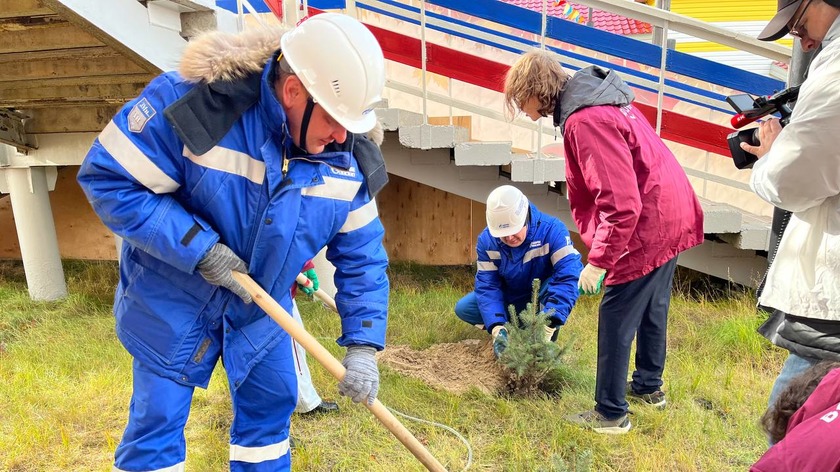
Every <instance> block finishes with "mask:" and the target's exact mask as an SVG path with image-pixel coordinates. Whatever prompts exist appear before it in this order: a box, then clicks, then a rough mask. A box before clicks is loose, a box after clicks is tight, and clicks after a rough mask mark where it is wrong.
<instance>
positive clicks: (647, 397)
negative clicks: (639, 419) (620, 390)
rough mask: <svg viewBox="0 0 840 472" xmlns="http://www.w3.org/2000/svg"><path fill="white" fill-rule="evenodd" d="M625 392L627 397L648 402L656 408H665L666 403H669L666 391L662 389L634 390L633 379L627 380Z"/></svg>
mask: <svg viewBox="0 0 840 472" xmlns="http://www.w3.org/2000/svg"><path fill="white" fill-rule="evenodd" d="M625 393H626V394H627V398H630V399H635V400H638V401H641V402H643V403H647V404H648V405H650V406H652V407H654V408H659V409H660V410H661V409H662V408H665V404H666V403H667V402H666V400H665V392H663V391H662V390H657V391H655V392H653V393H636V392H635V391H634V390H633V381H632V380H631V381H628V382H627V388H626V390H625Z"/></svg>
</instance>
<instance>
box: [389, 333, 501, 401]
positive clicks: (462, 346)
mask: <svg viewBox="0 0 840 472" xmlns="http://www.w3.org/2000/svg"><path fill="white" fill-rule="evenodd" d="M378 358H379V361H380V362H382V363H383V364H385V365H387V366H388V367H389V368H391V369H393V370H395V371H397V372H399V373H401V374H405V375H409V376H411V377H415V378H418V379H420V380H422V381H424V382H426V383H427V384H429V385H431V386H432V387H435V388H441V389H444V390H447V391H450V392H452V393H463V392H466V391H467V390H469V389H470V388H473V387H474V388H477V389H479V390H481V391H482V392H485V393H488V394H495V393H498V392H501V391H503V390H504V389H505V385H506V384H507V377H506V376H505V374H504V371H503V369H502V367H501V365H499V363H498V362H496V359H495V357H493V349H492V348H491V346H490V343H489V342H488V341H481V340H478V339H466V340H464V341H460V342H457V343H444V344H436V345H434V346H432V347H430V348H428V349H425V350H422V351H416V350H414V349H412V348H410V347H408V346H399V345H396V346H395V345H388V347H387V348H385V350H384V351H382V352H380V353H379V354H378Z"/></svg>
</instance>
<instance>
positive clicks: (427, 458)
mask: <svg viewBox="0 0 840 472" xmlns="http://www.w3.org/2000/svg"><path fill="white" fill-rule="evenodd" d="M231 274H232V275H233V278H234V280H236V281H237V282H239V284H240V285H242V286H243V287H245V290H247V291H248V293H250V294H251V297H253V299H254V302H255V303H256V304H257V305H259V307H260V308H262V309H263V310H264V311H265V312H266V313H267V314H268V316H270V317H271V318H272V319H273V320H274V321H276V322H277V324H279V325H280V326H281V327H282V328H283V329H284V330H286V332H287V333H289V335H290V336H291V337H292V338H294V340H295V341H297V342H298V344H300V345H301V346H303V348H304V349H306V352H308V353H309V354H310V355H312V357H314V358H315V359H316V360H317V361H318V362H320V363H321V365H323V366H324V368H326V369H327V371H329V373H330V374H332V375H333V377H335V378H336V379H338V380H339V381H341V380H342V379H343V378H344V374H345V373H346V372H347V370H346V369H345V368H344V366H343V365H342V364H341V362H339V361H338V359H336V358H335V357H333V355H332V354H330V352H329V351H327V349H326V348H324V346H322V345H321V343H319V342H318V340H316V339H315V338H314V337H313V336H312V335H311V334H309V332H308V331H306V330H305V329H304V328H303V326H301V325H300V324H298V323H296V322H295V320H294V319H292V317H291V315H289V312H287V311H286V310H285V309H284V308H283V307H282V306H280V304H279V303H277V301H275V300H274V299H273V298H272V297H271V295H269V294H268V293H267V292H266V291H265V290H263V289H262V287H260V286H259V284H257V283H256V282H254V279H252V278H251V277H250V276H249V275H247V274H243V273H240V272H235V271H234V272H231ZM307 280H308V279H307ZM325 295H326V294H325ZM364 405H365V406H366V407H367V409H368V410H370V411H371V413H373V416H375V417H376V419H378V420H379V422H380V423H382V424H383V425H385V427H386V428H388V430H389V431H391V433H392V434H393V435H394V436H396V437H397V439H399V440H400V442H401V443H403V445H404V446H405V447H407V448H408V450H409V451H411V453H412V454H414V457H416V458H417V459H418V460H419V461H420V462H421V463H422V464H423V465H424V466H426V469H428V470H431V471H435V472H437V471H443V472H446V469H445V468H444V467H443V465H441V463H440V462H438V460H437V459H435V457H434V456H432V454H431V453H430V452H429V451H428V450H427V449H426V448H425V447H424V446H423V445H422V444H421V443H420V441H418V440H417V438H415V437H414V435H413V434H411V432H410V431H409V430H407V429H406V428H405V426H403V424H402V423H400V421H399V420H398V419H397V418H396V417H395V416H394V415H393V414H391V412H390V411H388V409H387V408H385V405H383V404H382V403H381V402H380V401H379V399H375V400H374V401H373V404H372V405H368V404H367V403H366V402H365V403H364Z"/></svg>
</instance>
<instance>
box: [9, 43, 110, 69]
mask: <svg viewBox="0 0 840 472" xmlns="http://www.w3.org/2000/svg"><path fill="white" fill-rule="evenodd" d="M117 56H119V53H117V51H114V50H113V49H111V48H110V47H108V46H93V47H84V48H66V49H49V50H46V51H24V52H9V53H5V54H0V67H3V66H4V65H5V63H7V62H22V61H53V60H56V59H69V58H85V59H91V58H94V57H117Z"/></svg>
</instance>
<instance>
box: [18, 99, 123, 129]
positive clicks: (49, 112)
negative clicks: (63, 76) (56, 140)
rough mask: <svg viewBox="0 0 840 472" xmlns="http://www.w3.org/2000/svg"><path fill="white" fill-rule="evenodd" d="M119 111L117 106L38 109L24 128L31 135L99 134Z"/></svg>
mask: <svg viewBox="0 0 840 472" xmlns="http://www.w3.org/2000/svg"><path fill="white" fill-rule="evenodd" d="M117 110H119V107H116V106H106V107H60V108H43V109H36V110H33V111H32V118H30V119H28V120H26V123H25V126H24V127H25V131H26V132H27V133H29V134H48V133H82V132H99V131H102V129H103V128H105V125H107V124H108V122H109V121H111V118H113V116H114V114H115V113H116V112H117Z"/></svg>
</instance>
